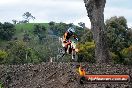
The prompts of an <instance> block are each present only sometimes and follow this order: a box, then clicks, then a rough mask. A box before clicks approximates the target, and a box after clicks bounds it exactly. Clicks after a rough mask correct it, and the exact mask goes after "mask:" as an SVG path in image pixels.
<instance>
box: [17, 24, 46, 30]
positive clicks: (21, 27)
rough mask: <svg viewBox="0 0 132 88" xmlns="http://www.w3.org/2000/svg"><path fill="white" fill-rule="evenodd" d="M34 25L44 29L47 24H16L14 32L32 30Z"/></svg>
mask: <svg viewBox="0 0 132 88" xmlns="http://www.w3.org/2000/svg"><path fill="white" fill-rule="evenodd" d="M35 24H40V25H43V26H45V27H48V23H23V24H16V25H15V28H16V30H32V29H33V27H34V25H35Z"/></svg>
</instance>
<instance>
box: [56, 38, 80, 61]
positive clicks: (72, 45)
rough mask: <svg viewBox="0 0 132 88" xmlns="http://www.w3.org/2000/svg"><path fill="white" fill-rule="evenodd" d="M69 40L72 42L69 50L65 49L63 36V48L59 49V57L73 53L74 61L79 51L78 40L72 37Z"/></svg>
mask: <svg viewBox="0 0 132 88" xmlns="http://www.w3.org/2000/svg"><path fill="white" fill-rule="evenodd" d="M67 42H70V45H68V48H67V51H65V45H64V43H63V41H62V38H61V43H62V46H63V48H61V49H59V55H58V59H61V58H63V56H64V55H66V54H71V56H72V57H71V58H72V61H76V60H77V52H78V49H77V48H76V44H77V40H75V39H72V40H68V41H67Z"/></svg>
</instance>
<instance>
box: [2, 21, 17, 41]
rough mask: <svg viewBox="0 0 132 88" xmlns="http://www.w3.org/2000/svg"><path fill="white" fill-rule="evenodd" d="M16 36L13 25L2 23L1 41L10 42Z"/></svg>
mask: <svg viewBox="0 0 132 88" xmlns="http://www.w3.org/2000/svg"><path fill="white" fill-rule="evenodd" d="M14 34H15V28H14V25H13V24H11V23H8V22H5V23H4V24H2V23H0V39H2V40H10V39H11V38H12V36H13V35H14Z"/></svg>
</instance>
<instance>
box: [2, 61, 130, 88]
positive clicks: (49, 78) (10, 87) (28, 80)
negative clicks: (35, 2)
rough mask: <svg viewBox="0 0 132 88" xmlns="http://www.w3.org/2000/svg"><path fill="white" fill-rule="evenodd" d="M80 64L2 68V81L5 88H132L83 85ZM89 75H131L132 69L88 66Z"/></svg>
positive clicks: (29, 65)
mask: <svg viewBox="0 0 132 88" xmlns="http://www.w3.org/2000/svg"><path fill="white" fill-rule="evenodd" d="M77 64H78V63H42V64H38V65H32V64H28V65H10V66H4V65H1V66H0V81H2V82H3V85H4V88H132V83H131V82H130V83H124V84H83V85H81V84H80V83H79V75H78V72H77V70H76V68H75V65H77ZM83 65H84V66H86V68H87V69H86V70H87V73H89V74H130V76H131V77H132V68H131V67H127V66H123V65H107V64H101V65H96V64H87V63H83Z"/></svg>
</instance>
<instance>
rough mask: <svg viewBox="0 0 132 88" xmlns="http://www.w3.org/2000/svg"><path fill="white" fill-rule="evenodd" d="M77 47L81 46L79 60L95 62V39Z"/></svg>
mask: <svg viewBox="0 0 132 88" xmlns="http://www.w3.org/2000/svg"><path fill="white" fill-rule="evenodd" d="M77 47H78V48H79V53H78V61H82V62H83V61H86V62H90V63H94V62H95V55H94V53H95V44H94V42H93V41H92V42H85V44H78V45H77Z"/></svg>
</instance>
